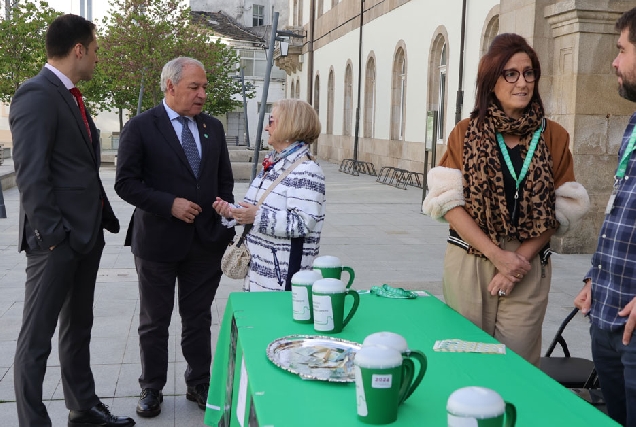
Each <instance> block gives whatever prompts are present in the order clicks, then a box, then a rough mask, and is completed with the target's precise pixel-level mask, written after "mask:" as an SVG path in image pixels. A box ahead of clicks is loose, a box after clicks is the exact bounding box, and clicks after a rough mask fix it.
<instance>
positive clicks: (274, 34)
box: [252, 12, 304, 180]
mask: <svg viewBox="0 0 636 427" xmlns="http://www.w3.org/2000/svg"><path fill="white" fill-rule="evenodd" d="M277 36H284V37H298V38H303V37H304V36H302V35H300V34H296V33H294V32H291V31H278V12H274V16H273V18H272V33H271V34H270V37H269V47H268V55H267V67H266V68H265V78H264V80H263V94H262V96H261V109H260V110H259V113H258V126H257V127H256V141H254V165H253V166H252V180H254V178H255V177H256V165H257V164H258V155H259V152H260V149H261V136H262V134H263V121H264V120H265V110H266V109H267V95H268V93H269V81H270V76H271V74H272V66H273V65H274V46H275V44H276V41H277V40H278V41H284V40H283V39H281V38H279V37H277Z"/></svg>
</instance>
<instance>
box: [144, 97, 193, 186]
mask: <svg viewBox="0 0 636 427" xmlns="http://www.w3.org/2000/svg"><path fill="white" fill-rule="evenodd" d="M154 115H155V124H156V126H157V129H158V130H159V133H160V134H161V135H162V136H163V139H164V141H166V143H167V144H168V146H169V147H170V148H171V149H172V150H173V151H174V152H175V154H176V155H177V157H178V158H179V160H180V161H181V163H183V165H184V166H185V167H186V168H188V170H189V171H190V173H191V174H192V176H194V172H193V171H192V168H191V167H190V162H188V158H187V157H186V155H185V151H183V147H182V146H181V143H180V142H179V138H177V134H176V133H175V131H174V127H172V123H170V118H169V117H168V113H166V109H165V108H164V107H163V105H159V106H157V107H155V112H154Z"/></svg>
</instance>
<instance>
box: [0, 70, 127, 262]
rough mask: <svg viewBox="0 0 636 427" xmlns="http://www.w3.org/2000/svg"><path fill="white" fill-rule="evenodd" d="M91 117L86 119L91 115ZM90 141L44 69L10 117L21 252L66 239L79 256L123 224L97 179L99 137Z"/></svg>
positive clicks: (69, 99)
mask: <svg viewBox="0 0 636 427" xmlns="http://www.w3.org/2000/svg"><path fill="white" fill-rule="evenodd" d="M87 114H88V113H87ZM88 121H89V125H90V127H91V135H92V138H89V136H88V132H87V130H86V126H85V125H84V121H83V120H82V115H81V113H80V110H79V107H78V106H77V103H76V102H75V98H73V95H71V93H70V92H69V91H68V89H66V87H64V84H63V83H62V82H61V81H60V79H59V78H58V77H57V76H56V75H55V74H54V73H53V72H52V71H50V70H49V69H47V68H43V69H42V71H40V73H39V74H38V75H37V76H35V77H34V78H32V79H30V80H27V81H26V82H24V83H23V84H22V85H21V86H20V88H19V89H18V90H17V91H16V93H15V95H14V96H13V100H12V102H11V109H10V111H9V124H10V126H11V134H12V137H13V161H14V164H15V171H16V183H17V186H18V190H19V191H20V231H19V243H18V249H19V250H23V249H27V248H28V247H32V248H34V249H35V248H36V247H39V248H40V249H48V248H49V247H51V246H53V245H57V244H59V243H60V242H62V241H63V240H64V239H65V238H66V237H68V241H69V244H70V245H71V247H72V248H73V249H74V250H75V251H77V252H79V253H87V252H88V251H90V250H91V249H92V248H93V245H94V244H95V242H96V241H97V238H98V236H99V235H101V228H102V227H103V228H106V229H107V230H109V231H111V232H113V233H116V232H118V231H119V221H118V220H117V218H116V217H115V214H114V213H113V210H112V208H111V205H110V203H109V201H108V198H107V197H106V193H105V192H104V187H103V186H102V182H101V180H100V178H99V136H98V132H97V129H96V128H95V124H94V123H93V120H92V119H91V117H90V115H89V117H88Z"/></svg>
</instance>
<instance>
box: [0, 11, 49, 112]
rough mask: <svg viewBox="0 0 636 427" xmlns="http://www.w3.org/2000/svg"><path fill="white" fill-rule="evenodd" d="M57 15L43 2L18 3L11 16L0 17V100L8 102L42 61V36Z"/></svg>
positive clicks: (44, 59) (44, 54)
mask: <svg viewBox="0 0 636 427" xmlns="http://www.w3.org/2000/svg"><path fill="white" fill-rule="evenodd" d="M59 15H60V13H59V12H57V11H55V10H54V9H52V8H50V7H49V5H48V3H47V2H45V1H38V0H34V1H29V2H25V3H18V4H15V5H14V6H13V8H12V9H11V17H10V18H9V19H7V18H6V17H5V16H2V17H0V101H2V102H5V103H8V102H9V101H10V100H11V97H12V96H13V94H14V93H15V91H16V90H17V89H18V87H20V85H21V84H22V83H23V82H24V81H25V80H27V79H29V78H31V77H33V76H35V75H36V74H37V73H39V72H40V69H41V68H42V65H43V64H44V63H45V62H46V46H45V37H44V36H45V34H46V29H47V28H48V26H49V24H50V23H51V22H52V21H53V20H54V19H55V18H56V17H57V16H59Z"/></svg>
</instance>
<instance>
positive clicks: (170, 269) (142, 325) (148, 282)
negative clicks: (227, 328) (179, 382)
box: [135, 238, 223, 390]
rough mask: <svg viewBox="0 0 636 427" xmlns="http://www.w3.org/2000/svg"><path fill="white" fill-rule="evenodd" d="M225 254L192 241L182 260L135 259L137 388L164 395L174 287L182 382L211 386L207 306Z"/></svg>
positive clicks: (210, 302)
mask: <svg viewBox="0 0 636 427" xmlns="http://www.w3.org/2000/svg"><path fill="white" fill-rule="evenodd" d="M222 257H223V252H213V251H209V250H207V249H205V248H204V247H203V245H201V243H200V242H199V241H198V239H197V238H195V241H194V243H193V245H192V247H191V248H190V251H189V252H188V255H187V256H186V258H185V259H184V260H182V261H179V262H169V263H166V262H154V261H148V260H145V259H141V258H139V257H135V265H136V267H137V275H138V276H139V299H140V304H139V330H138V331H139V347H140V354H141V376H140V377H139V385H140V386H141V388H154V389H158V390H162V389H163V387H164V386H165V384H166V381H167V373H168V337H169V332H168V328H169V326H170V319H171V317H172V310H173V308H174V294H175V282H176V284H177V285H178V286H177V300H178V304H179V314H180V315H181V325H182V329H181V350H182V352H183V356H184V357H185V360H186V362H187V364H188V366H187V368H186V371H185V382H186V384H187V385H189V386H194V385H197V384H202V383H206V384H207V383H209V381H210V365H211V363H212V343H211V332H210V327H211V326H212V314H211V307H212V301H213V300H214V295H215V294H216V290H217V288H218V287H219V281H220V280H221V274H222V272H221V258H222Z"/></svg>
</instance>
